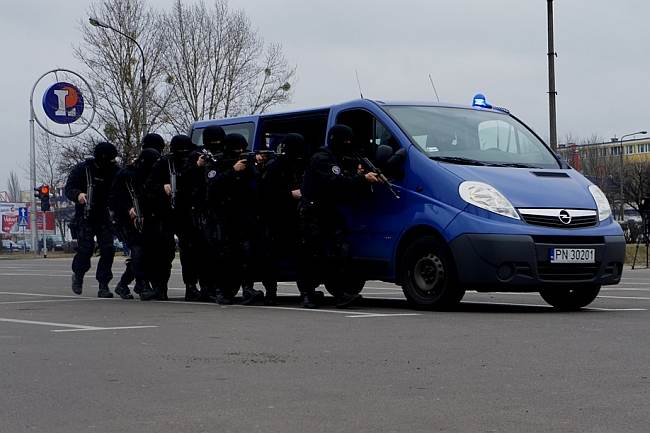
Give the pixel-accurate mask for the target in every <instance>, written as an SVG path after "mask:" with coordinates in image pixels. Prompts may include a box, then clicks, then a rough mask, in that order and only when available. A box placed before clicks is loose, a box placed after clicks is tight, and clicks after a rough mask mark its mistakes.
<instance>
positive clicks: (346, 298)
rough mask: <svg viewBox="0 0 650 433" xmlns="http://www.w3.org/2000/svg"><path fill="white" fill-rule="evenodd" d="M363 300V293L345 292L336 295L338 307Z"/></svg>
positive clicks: (346, 306) (345, 306) (344, 306)
mask: <svg viewBox="0 0 650 433" xmlns="http://www.w3.org/2000/svg"><path fill="white" fill-rule="evenodd" d="M359 300H361V295H351V294H350V293H343V294H342V295H340V296H337V297H336V308H348V307H349V306H350V305H352V304H354V303H355V302H357V301H359Z"/></svg>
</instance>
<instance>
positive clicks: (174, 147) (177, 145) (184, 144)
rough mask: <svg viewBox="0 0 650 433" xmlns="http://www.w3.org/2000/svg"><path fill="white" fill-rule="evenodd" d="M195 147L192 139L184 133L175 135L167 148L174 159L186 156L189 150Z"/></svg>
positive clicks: (179, 159)
mask: <svg viewBox="0 0 650 433" xmlns="http://www.w3.org/2000/svg"><path fill="white" fill-rule="evenodd" d="M194 149H195V146H194V143H192V139H191V138H190V137H188V136H187V135H185V134H179V135H175V136H174V137H173V138H172V141H170V142H169V150H170V151H171V154H172V157H173V158H174V160H176V161H182V160H183V159H185V158H187V157H188V155H189V154H190V152H192V150H194Z"/></svg>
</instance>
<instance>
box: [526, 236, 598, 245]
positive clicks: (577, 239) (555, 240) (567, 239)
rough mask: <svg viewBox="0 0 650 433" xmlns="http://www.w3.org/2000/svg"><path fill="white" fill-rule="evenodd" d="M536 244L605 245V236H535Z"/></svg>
mask: <svg viewBox="0 0 650 433" xmlns="http://www.w3.org/2000/svg"><path fill="white" fill-rule="evenodd" d="M532 238H533V242H535V243H536V244H548V245H598V244H604V243H605V237H604V236H547V235H533V236H532Z"/></svg>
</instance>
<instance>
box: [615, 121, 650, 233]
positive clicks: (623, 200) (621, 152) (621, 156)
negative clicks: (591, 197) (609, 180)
mask: <svg viewBox="0 0 650 433" xmlns="http://www.w3.org/2000/svg"><path fill="white" fill-rule="evenodd" d="M647 133H648V131H638V132H632V133H631V134H625V135H622V136H621V140H620V141H621V151H620V153H619V155H618V157H619V162H620V165H619V172H618V174H619V182H618V183H619V188H620V191H619V194H620V200H621V203H620V204H621V207H620V210H619V220H620V221H621V222H622V221H624V220H625V218H624V212H625V199H624V197H623V150H624V149H623V139H624V138H625V137H631V136H633V135H638V134H647Z"/></svg>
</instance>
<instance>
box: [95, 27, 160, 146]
mask: <svg viewBox="0 0 650 433" xmlns="http://www.w3.org/2000/svg"><path fill="white" fill-rule="evenodd" d="M88 22H89V23H90V25H92V26H95V27H102V28H105V29H110V30H113V31H114V32H115V33H118V34H120V35H122V36H124V37H125V38H127V39H129V40H130V41H131V42H133V43H134V44H135V46H136V47H138V50H140V56H142V70H141V73H140V86H141V89H142V90H141V91H142V102H141V103H142V137H141V138H144V136H145V134H146V133H147V105H146V98H147V92H146V90H147V77H146V75H145V69H144V66H145V59H144V51H143V50H142V47H141V46H140V44H138V41H136V40H135V39H134V38H132V37H131V36H129V35H127V34H126V33H123V32H121V31H119V30H118V29H116V28H115V27H112V26H111V25H109V24H106V23H105V22H103V21H100V20H98V19H97V18H92V17H90V18H88Z"/></svg>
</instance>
